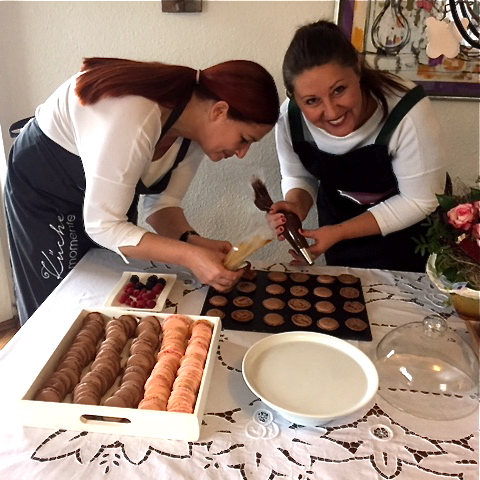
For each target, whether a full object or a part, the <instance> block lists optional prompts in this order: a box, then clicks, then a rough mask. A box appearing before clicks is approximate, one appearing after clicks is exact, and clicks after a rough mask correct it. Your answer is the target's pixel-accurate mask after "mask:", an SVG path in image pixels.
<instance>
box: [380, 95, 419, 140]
mask: <svg viewBox="0 0 480 480" xmlns="http://www.w3.org/2000/svg"><path fill="white" fill-rule="evenodd" d="M426 96H427V95H426V94H425V91H424V90H423V87H422V86H421V85H417V86H416V87H414V88H412V89H411V90H410V91H409V92H407V94H406V95H404V97H403V98H402V99H401V100H400V101H399V102H398V103H397V104H396V105H395V107H394V108H393V110H392V111H391V112H390V115H389V116H388V118H387V121H386V122H385V125H384V126H383V128H382V130H381V131H380V133H379V134H378V137H377V139H376V140H375V145H388V142H389V141H390V137H391V136H392V134H393V132H394V131H395V129H396V128H397V127H398V124H399V123H400V122H401V121H402V119H403V118H404V117H405V115H406V114H407V113H408V112H409V111H410V110H411V109H412V108H413V107H414V106H415V105H416V104H417V103H418V102H419V101H420V100H422V98H425V97H426Z"/></svg>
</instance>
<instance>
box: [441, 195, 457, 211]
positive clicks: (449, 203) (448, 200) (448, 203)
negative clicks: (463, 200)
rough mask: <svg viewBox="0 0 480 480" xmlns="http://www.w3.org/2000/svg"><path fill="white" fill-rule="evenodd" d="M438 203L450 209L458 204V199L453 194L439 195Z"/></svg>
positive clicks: (445, 208)
mask: <svg viewBox="0 0 480 480" xmlns="http://www.w3.org/2000/svg"><path fill="white" fill-rule="evenodd" d="M437 199H438V204H439V205H440V207H441V208H443V209H444V210H446V211H448V210H450V209H452V208H453V207H455V206H456V205H457V203H458V202H457V200H456V199H455V197H454V196H453V195H437Z"/></svg>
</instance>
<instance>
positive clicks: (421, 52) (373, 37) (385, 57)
mask: <svg viewBox="0 0 480 480" xmlns="http://www.w3.org/2000/svg"><path fill="white" fill-rule="evenodd" d="M336 9H337V10H336V16H337V23H338V25H339V26H340V27H341V28H342V30H343V31H344V32H345V33H346V34H347V35H348V36H349V38H350V40H351V41H352V43H353V45H354V46H355V47H356V48H357V50H358V51H359V52H361V53H363V54H364V55H365V56H366V58H367V60H368V62H369V63H370V65H372V66H374V67H376V68H378V69H380V70H386V71H391V72H392V73H396V74H398V75H400V76H402V77H404V78H408V79H410V80H412V81H414V82H415V83H417V84H421V85H422V86H423V88H424V89H425V91H426V93H427V94H428V95H430V96H435V97H438V98H444V99H448V100H452V99H461V100H477V101H478V100H480V83H479V80H480V50H479V49H477V48H473V47H470V46H469V45H468V44H467V43H466V42H461V44H460V50H459V53H458V55H457V56H456V57H453V58H447V57H445V56H443V55H441V56H439V57H438V58H435V59H432V58H429V57H428V56H427V54H426V47H427V43H428V39H427V35H426V25H425V21H426V19H427V18H429V17H432V16H433V17H435V18H436V19H438V20H444V19H445V18H449V16H448V12H449V2H448V0H403V1H402V0H370V1H366V0H337V5H336Z"/></svg>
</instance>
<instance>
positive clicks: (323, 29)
mask: <svg viewBox="0 0 480 480" xmlns="http://www.w3.org/2000/svg"><path fill="white" fill-rule="evenodd" d="M283 79H284V84H285V87H286V89H287V95H288V97H289V98H288V99H287V100H286V101H285V103H284V104H283V105H282V107H281V116H280V120H279V122H278V123H277V126H276V142H277V151H278V157H279V161H280V171H281V174H282V190H283V193H284V198H285V201H283V202H277V203H276V204H274V205H273V208H272V211H271V223H273V224H274V225H275V226H276V228H277V232H278V233H279V235H282V233H283V229H284V225H285V216H284V215H283V214H282V213H281V211H282V210H285V211H290V212H294V213H296V214H297V215H298V216H299V217H300V219H302V220H303V219H305V217H306V216H307V214H308V212H309V211H310V209H311V207H312V205H313V203H314V201H315V200H316V204H317V205H316V206H317V212H318V224H319V228H318V229H314V230H307V231H305V230H304V231H303V232H302V233H303V234H304V236H305V237H306V238H310V239H313V241H314V243H313V244H312V245H311V246H310V252H311V254H312V256H313V257H314V258H315V257H318V256H319V255H322V254H325V259H326V263H327V264H328V265H342V266H349V267H361V268H381V269H390V270H404V271H417V272H424V271H425V265H426V260H427V259H426V257H425V256H422V255H419V254H417V253H416V252H415V249H416V244H415V243H414V241H413V238H414V237H415V236H419V235H420V233H421V232H422V231H423V227H422V222H423V221H424V219H425V217H426V216H427V215H428V214H429V213H431V212H432V211H433V210H435V208H436V206H437V204H438V203H437V198H436V196H435V194H439V193H442V192H443V189H444V186H445V179H446V175H445V158H444V155H445V150H444V148H442V142H441V138H442V137H441V132H440V130H439V126H438V124H437V123H436V122H435V115H434V112H433V109H432V106H431V103H430V100H429V99H428V98H427V97H426V96H425V94H424V92H423V90H422V88H421V87H420V86H415V85H414V84H413V83H412V82H409V81H406V80H403V79H402V78H400V77H398V76H396V75H393V74H391V73H387V72H382V71H379V70H376V69H374V68H372V67H371V66H369V65H368V63H367V62H366V61H365V59H364V58H363V57H362V56H361V55H359V54H358V52H357V51H356V50H355V48H354V47H353V45H352V44H351V43H350V41H349V40H348V38H347V37H346V36H345V34H344V33H343V32H342V31H341V30H340V28H339V27H338V26H337V25H335V24H334V23H332V22H328V21H323V20H320V21H318V22H315V23H311V24H308V25H305V26H303V27H301V28H299V29H298V30H297V32H296V33H295V35H294V37H293V40H292V41H291V43H290V45H289V47H288V49H287V52H286V54H285V57H284V61H283ZM292 255H293V257H294V260H293V261H294V263H297V264H298V263H301V262H302V259H301V258H299V257H298V256H297V255H295V254H294V253H293V254H292Z"/></svg>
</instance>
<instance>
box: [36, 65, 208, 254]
mask: <svg viewBox="0 0 480 480" xmlns="http://www.w3.org/2000/svg"><path fill="white" fill-rule="evenodd" d="M78 75H79V74H77V75H75V76H74V77H72V78H70V79H69V80H67V81H66V82H65V83H64V84H63V85H61V86H60V87H59V88H58V89H57V90H56V91H55V92H54V93H53V94H52V95H51V96H50V98H48V99H47V100H46V102H45V103H43V104H42V105H40V106H39V107H38V108H37V110H36V112H35V116H36V118H37V121H38V124H39V126H40V129H41V130H42V131H43V133H45V135H46V136H47V137H49V138H50V139H51V140H53V141H54V142H55V143H57V144H58V145H60V146H62V147H63V148H64V149H66V150H67V151H69V152H71V153H73V154H75V155H78V156H79V157H80V158H81V161H82V164H83V168H84V171H85V178H86V188H85V201H84V205H83V216H84V222H85V230H86V232H87V234H88V235H89V236H90V237H91V239H92V240H93V241H94V242H96V243H98V244H99V245H102V246H103V247H106V248H109V249H110V250H113V251H115V252H117V253H119V254H120V255H121V253H120V251H119V247H122V246H127V245H137V244H138V243H139V242H140V239H141V238H142V236H143V235H144V234H145V233H146V232H147V230H146V229H144V228H141V227H138V226H136V225H134V224H132V223H130V222H128V220H127V216H126V214H127V211H128V208H129V207H130V205H131V203H132V200H133V197H134V194H135V187H136V185H137V183H138V181H139V179H141V180H142V181H143V183H144V184H145V185H146V186H147V187H148V186H150V185H152V184H153V183H155V182H156V181H157V180H159V179H160V178H161V177H162V176H163V175H164V174H165V172H167V171H168V169H169V168H170V167H171V165H172V164H173V162H174V160H175V158H176V154H177V152H178V150H179V148H180V145H181V142H182V140H183V139H182V138H178V139H177V140H176V142H175V143H174V144H173V145H172V146H171V148H170V149H169V150H168V151H167V152H166V153H165V155H164V156H163V157H162V158H160V159H155V161H152V160H153V153H154V149H155V145H156V143H157V141H158V139H159V138H160V134H161V131H162V122H161V112H160V108H159V106H158V104H157V103H155V102H153V101H151V100H148V99H146V98H144V97H140V96H133V95H131V96H125V97H120V98H105V99H102V100H100V101H98V102H97V103H95V104H93V105H87V106H82V105H81V104H80V102H79V99H78V97H77V96H76V94H75V92H74V90H75V81H76V78H77V76H78ZM203 155H204V154H203V151H202V150H201V149H200V147H199V146H198V144H196V143H193V142H192V144H191V145H190V148H189V150H188V153H187V155H186V157H185V159H184V160H183V161H182V162H181V163H180V165H178V167H177V168H176V169H175V170H174V172H173V173H172V176H171V179H170V182H169V184H168V187H167V189H166V190H165V191H164V192H162V193H161V194H159V195H147V196H145V200H144V210H145V213H146V215H147V216H148V215H150V214H151V213H153V212H155V211H157V210H160V209H162V208H166V207H171V206H180V205H181V201H182V199H183V197H184V195H185V193H186V191H187V189H188V187H189V185H190V183H191V181H192V179H193V177H194V175H195V173H196V171H197V168H198V166H199V164H200V162H201V160H202V158H203Z"/></svg>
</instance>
